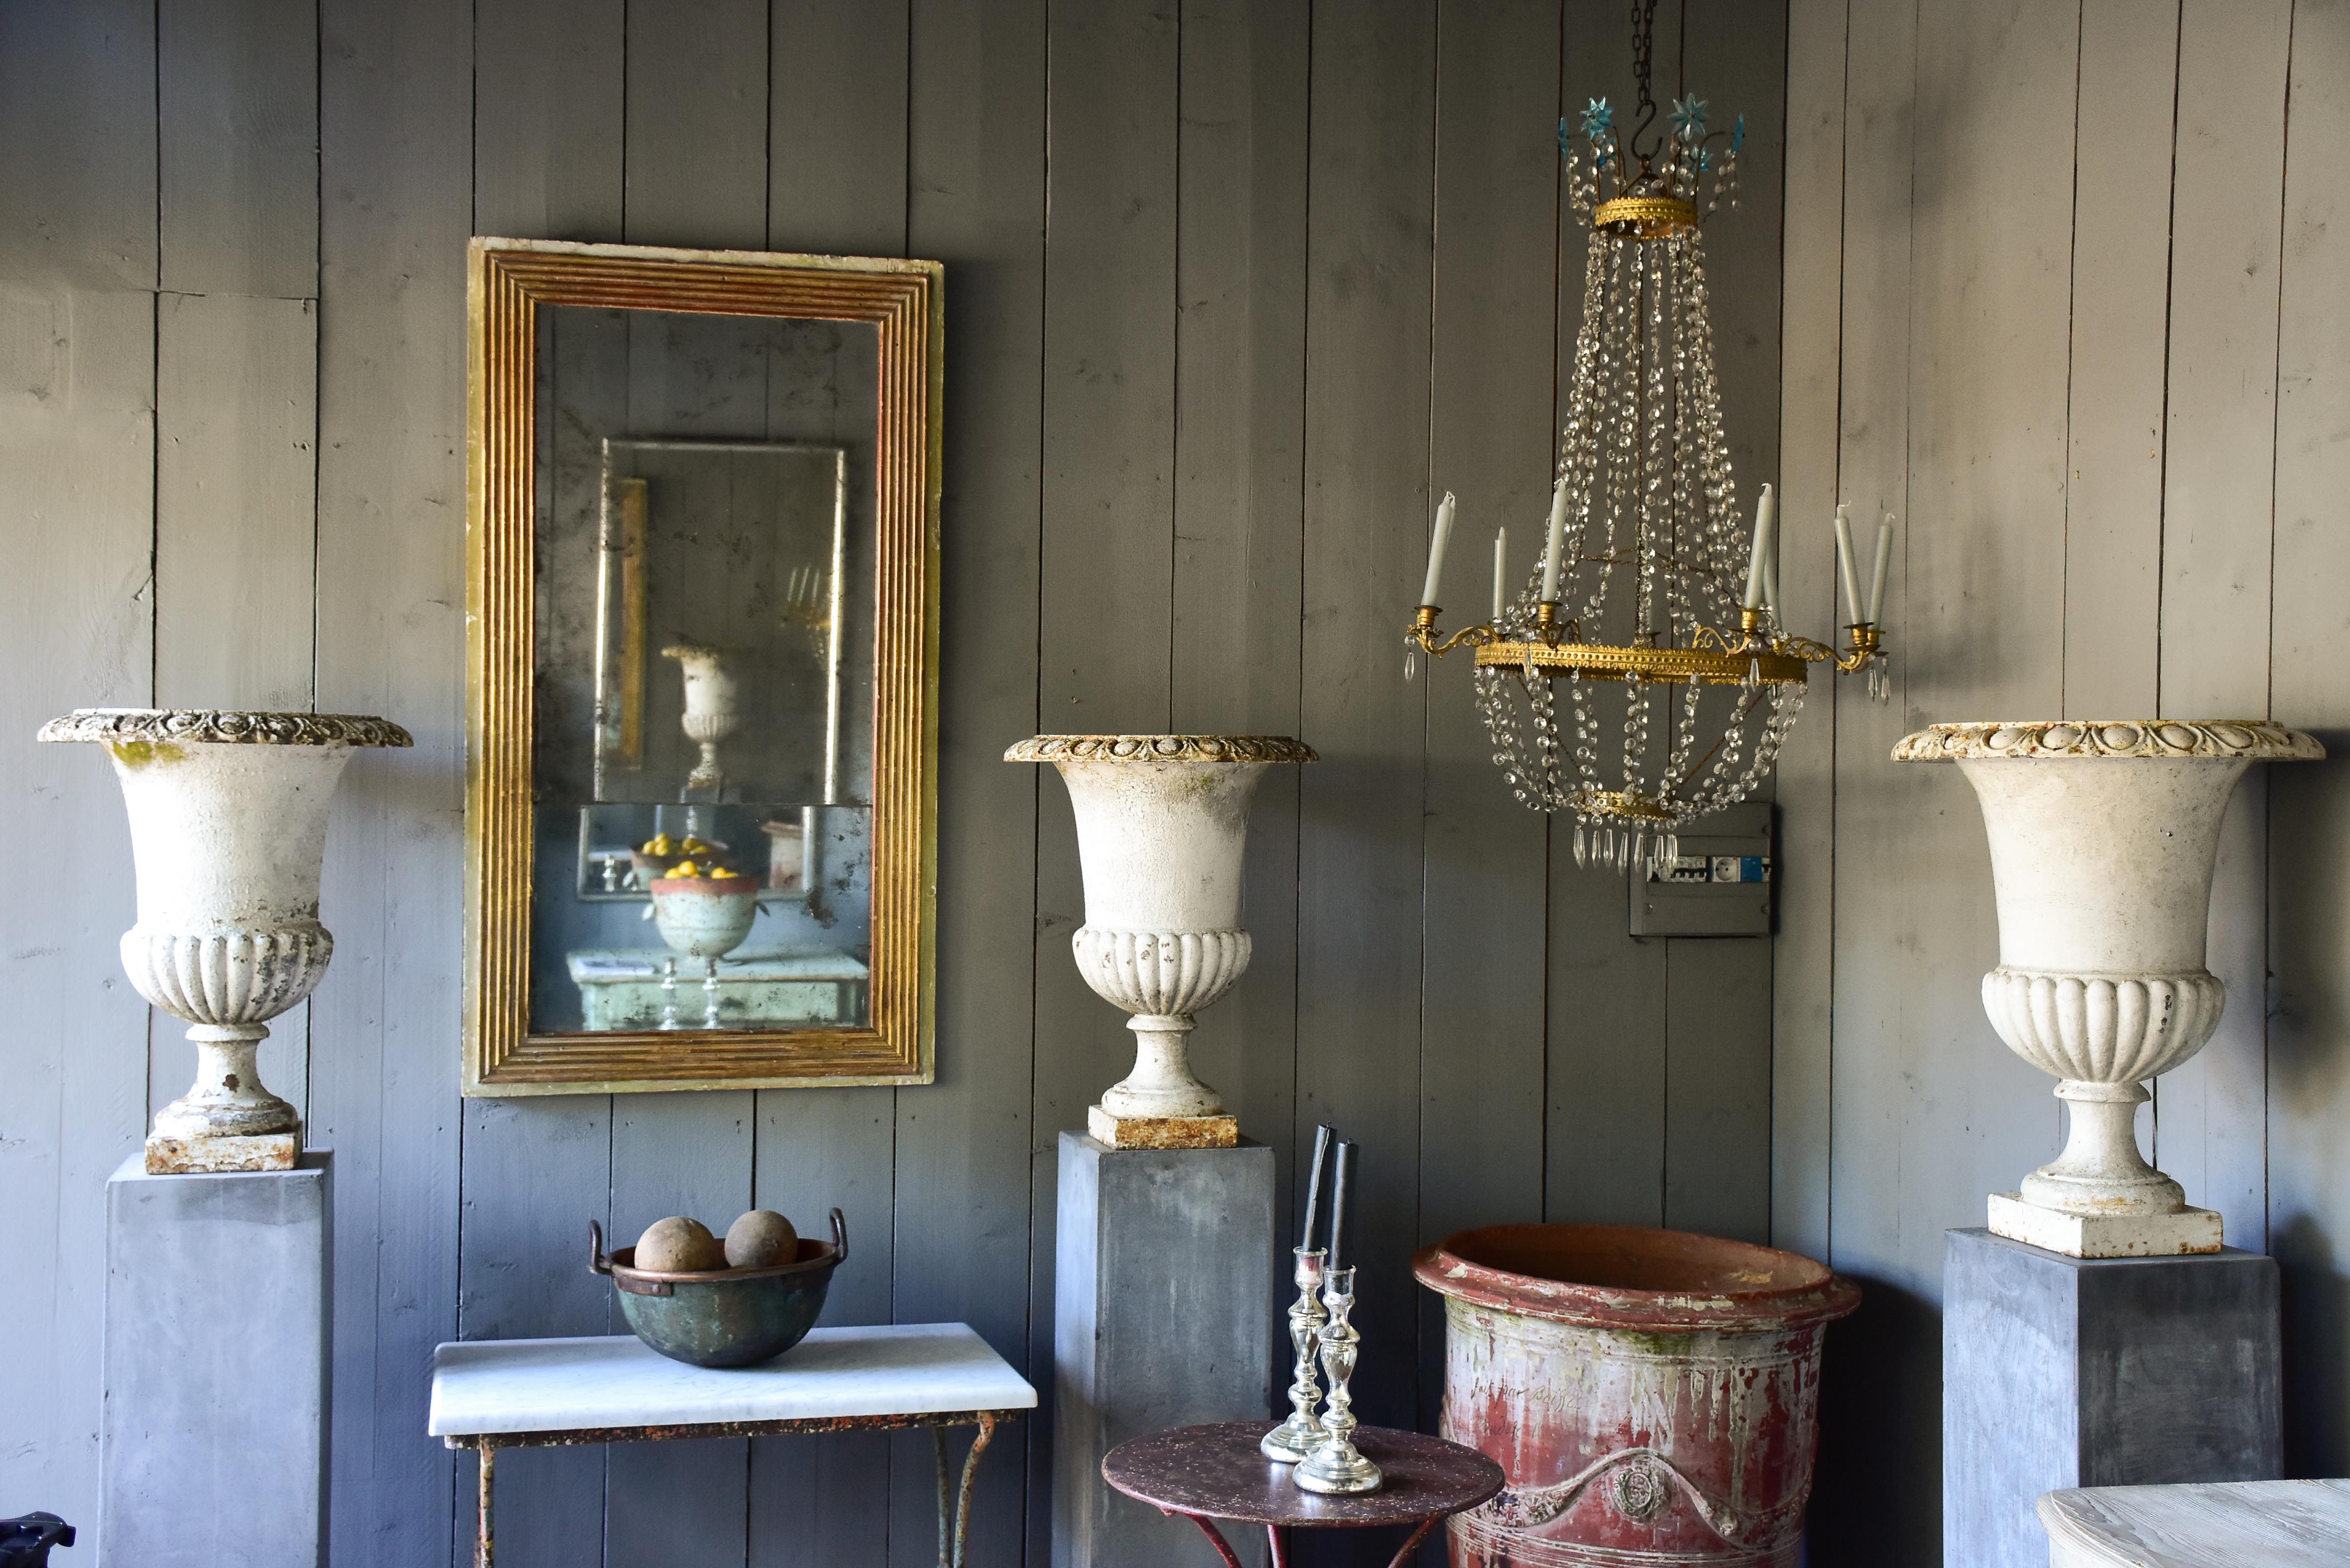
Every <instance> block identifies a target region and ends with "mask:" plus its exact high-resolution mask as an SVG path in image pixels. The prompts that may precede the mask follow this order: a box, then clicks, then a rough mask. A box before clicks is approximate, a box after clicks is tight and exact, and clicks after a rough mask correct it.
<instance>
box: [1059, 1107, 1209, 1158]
mask: <svg viewBox="0 0 2350 1568" xmlns="http://www.w3.org/2000/svg"><path fill="white" fill-rule="evenodd" d="M1086 1130H1087V1132H1089V1133H1091V1134H1093V1136H1094V1141H1095V1142H1097V1143H1100V1144H1105V1145H1107V1146H1108V1147H1111V1148H1232V1147H1236V1146H1237V1145H1238V1144H1239V1143H1240V1141H1241V1124H1240V1118H1238V1117H1237V1116H1119V1115H1118V1114H1117V1113H1116V1112H1113V1111H1106V1110H1104V1109H1102V1108H1101V1106H1087V1107H1086Z"/></svg>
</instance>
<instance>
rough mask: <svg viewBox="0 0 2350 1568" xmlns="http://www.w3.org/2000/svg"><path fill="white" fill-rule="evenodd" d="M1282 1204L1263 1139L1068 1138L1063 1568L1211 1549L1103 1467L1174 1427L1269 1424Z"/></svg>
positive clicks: (1137, 1564)
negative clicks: (1121, 1451) (1150, 1141)
mask: <svg viewBox="0 0 2350 1568" xmlns="http://www.w3.org/2000/svg"><path fill="white" fill-rule="evenodd" d="M1273 1193H1274V1166H1273V1150H1271V1149H1269V1148H1267V1147H1264V1146H1263V1144H1253V1143H1243V1144H1241V1145H1240V1146H1239V1147H1236V1148H1118V1149H1114V1148H1108V1147H1104V1146H1103V1145H1101V1144H1099V1143H1097V1142H1096V1141H1095V1140H1094V1139H1092V1138H1090V1137H1087V1136H1086V1135H1085V1134H1084V1133H1078V1132H1065V1133H1063V1134H1062V1135H1061V1189H1060V1207H1059V1224H1058V1230H1057V1231H1056V1234H1057V1236H1058V1238H1059V1242H1058V1251H1057V1253H1056V1255H1055V1260H1054V1271H1055V1272H1054V1285H1053V1563H1054V1564H1055V1568H1161V1565H1163V1564H1165V1563H1188V1562H1190V1561H1191V1560H1192V1559H1193V1558H1194V1557H1197V1556H1199V1555H1201V1552H1203V1551H1204V1550H1205V1543H1204V1542H1201V1540H1200V1539H1199V1532H1198V1531H1197V1530H1196V1529H1195V1528H1194V1527H1193V1526H1192V1525H1191V1524H1190V1523H1189V1522H1187V1521H1183V1520H1181V1519H1169V1518H1167V1517H1165V1516H1163V1515H1161V1514H1160V1513H1159V1511H1158V1510H1157V1509H1153V1508H1146V1507H1144V1506H1143V1505H1142V1504H1140V1503H1139V1502H1135V1501H1132V1500H1131V1499H1128V1498H1125V1497H1121V1496H1119V1495H1118V1493H1116V1492H1114V1491H1112V1490H1109V1488H1108V1487H1107V1485H1105V1484H1104V1483H1103V1481H1102V1479H1101V1461H1102V1456H1103V1455H1104V1454H1106V1453H1107V1452H1108V1451H1109V1450H1110V1449H1114V1448H1116V1447H1117V1446H1118V1444H1120V1443H1122V1442H1124V1441H1126V1440H1127V1439H1128V1438H1134V1437H1139V1436H1141V1435H1142V1434H1143V1433H1146V1432H1155V1431H1157V1430H1159V1428H1162V1427H1180V1426H1187V1425H1190V1424H1191V1423H1193V1422H1198V1421H1250V1420H1265V1419H1268V1418H1269V1417H1268V1415H1267V1412H1268V1410H1269V1409H1270V1407H1271V1398H1272V1388H1273V1341H1274V1306H1273V1278H1274V1259H1273V1249H1274V1225H1273V1218H1274V1216H1273ZM1283 1343H1284V1345H1286V1343H1287V1340H1286V1329H1285V1328H1284V1340H1283ZM1281 1371H1282V1381H1283V1383H1284V1385H1285V1384H1286V1383H1287V1382H1288V1374H1289V1368H1288V1367H1287V1366H1284V1367H1282V1369H1281Z"/></svg>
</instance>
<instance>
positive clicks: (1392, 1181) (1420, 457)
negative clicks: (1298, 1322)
mask: <svg viewBox="0 0 2350 1568" xmlns="http://www.w3.org/2000/svg"><path fill="white" fill-rule="evenodd" d="M1312 72H1313V74H1312V91H1311V99H1310V103H1311V114H1312V117H1313V119H1312V126H1311V140H1310V141H1309V144H1308V145H1309V151H1310V156H1311V159H1312V163H1311V174H1310V179H1311V181H1312V189H1313V210H1312V213H1311V216H1310V223H1311V227H1310V229H1309V231H1308V236H1307V252H1306V257H1307V260H1306V279H1307V281H1306V291H1307V292H1306V366H1307V374H1306V405H1305V628H1306V630H1305V659H1304V686H1305V696H1304V700H1303V703H1302V711H1301V715H1300V718H1301V724H1302V728H1303V731H1304V732H1305V734H1306V735H1308V736H1310V737H1311V738H1312V740H1313V742H1314V744H1315V748H1316V749H1317V750H1318V751H1319V752H1320V753H1321V754H1322V761H1321V762H1320V763H1318V764H1316V765H1315V766H1312V767H1309V768H1307V769H1305V777H1304V779H1303V781H1302V783H1301V795H1302V799H1303V802H1304V805H1303V813H1304V819H1303V824H1302V827H1301V830H1300V833H1299V846H1298V867H1299V879H1300V886H1299V889H1298V926H1299V940H1298V956H1297V970H1298V1035H1297V1058H1298V1078H1299V1085H1300V1095H1299V1104H1298V1121H1299V1124H1300V1126H1301V1127H1303V1126H1308V1125H1311V1124H1312V1123H1313V1122H1315V1121H1320V1120H1330V1121H1335V1122H1336V1124H1337V1125H1338V1127H1340V1128H1341V1129H1342V1131H1343V1132H1344V1133H1345V1135H1346V1136H1347V1137H1351V1138H1353V1139H1355V1140H1357V1142H1358V1143H1360V1145H1361V1146H1362V1156H1361V1168H1360V1171H1359V1187H1358V1189H1357V1192H1356V1193H1355V1196H1354V1199H1353V1201H1354V1203H1355V1205H1356V1206H1357V1207H1356V1210H1355V1212H1356V1215H1357V1223H1358V1226H1359V1229H1358V1230H1357V1232H1356V1236H1355V1239H1354V1241H1353V1243H1352V1245H1353V1249H1354V1250H1353V1253H1352V1256H1353V1257H1354V1259H1355V1260H1356V1261H1357V1263H1358V1264H1359V1265H1360V1268H1361V1274H1360V1276H1359V1279H1358V1283H1357V1289H1358V1292H1359V1296H1360V1302H1361V1305H1360V1308H1359V1309H1358V1311H1357V1323H1358V1324H1359V1326H1360V1327H1361V1329H1362V1331H1363V1353H1362V1359H1361V1363H1360V1366H1361V1370H1360V1372H1359V1373H1358V1375H1357V1376H1358V1379H1359V1381H1358V1382H1357V1388H1358V1389H1360V1390H1361V1394H1360V1397H1358V1399H1357V1410H1358V1411H1359V1412H1360V1413H1361V1416H1362V1417H1363V1419H1364V1420H1365V1421H1366V1422H1368V1423H1371V1424H1373V1425H1380V1424H1385V1425H1408V1424H1409V1422H1410V1420H1411V1418H1412V1415H1413V1410H1414V1399H1413V1392H1412V1390H1413V1367H1414V1363H1415V1360H1416V1353H1415V1349H1414V1344H1413V1340H1414V1334H1413V1329H1414V1326H1415V1324H1416V1321H1417V1316H1418V1311H1419V1309H1418V1306H1417V1305H1416V1303H1414V1301H1413V1293H1414V1292H1415V1291H1416V1290H1417V1289H1418V1287H1417V1286H1415V1285H1414V1284H1413V1283H1412V1282H1411V1277H1410V1273H1409V1261H1410V1254H1411V1251H1412V1244H1411V1243H1412V1239H1413V1237H1414V1235H1415V1233H1416V1226H1414V1225H1413V1224H1411V1223H1409V1222H1408V1220H1409V1218H1410V1217H1411V1216H1412V1215H1413V1213H1414V1210H1415V1209H1416V1207H1417V1202H1416V1198H1417V1189H1418V1186H1419V1117H1418V1116H1417V1115H1416V1114H1415V1112H1416V1106H1417V1102H1418V1099H1419V1094H1420V1092H1421V1090H1422V1088H1423V1085H1422V1082H1421V1075H1420V1050H1421V1039H1422V1036H1421V1027H1420V1009H1419V1002H1420V998H1419V973H1420V941H1419V919H1418V916H1419V909H1420V908H1421V904H1422V897H1423V880H1422V876H1421V854H1422V834H1421V826H1420V815H1421V810H1422V795H1421V788H1422V785H1421V782H1420V781H1421V772H1420V770H1421V767H1422V765H1423V762H1424V758H1425V755H1426V749H1425V741H1424V725H1425V723H1426V691H1427V688H1426V687H1425V686H1424V685H1419V684H1414V685H1409V686H1408V685H1406V684H1405V683H1404V681H1403V671H1402V670H1401V668H1400V660H1399V651H1400V650H1399V648H1398V646H1397V641H1398V639H1397V628H1398V626H1399V618H1402V617H1406V616H1409V614H1410V609H1411V604H1412V601H1413V600H1414V598H1415V597H1417V588H1418V584H1419V577H1420V573H1421V569H1422V567H1423V566H1425V564H1426V554H1425V550H1426V541H1427V532H1426V530H1427V526H1428V522H1427V519H1428V517H1429V514H1430V508H1429V497H1428V432H1429V414H1430V404H1429V343H1430V325H1431V317H1432V312H1433V298H1432V293H1433V286H1434V279H1433V277H1432V275H1431V254H1430V253H1431V249H1432V239H1433V235H1432V234H1431V232H1430V231H1431V223H1430V207H1431V196H1432V194H1433V192H1432V182H1433V180H1434V177H1435V168H1434V153H1435V118H1436V103H1435V87H1436V15H1435V7H1434V5H1433V4H1432V3H1418V4H1398V5H1389V6H1385V7H1382V8H1381V9H1380V10H1379V11H1378V13H1376V14H1375V15H1370V16H1362V15H1348V16H1341V15H1338V14H1336V13H1334V12H1329V11H1324V12H1321V13H1318V14H1316V15H1315V18H1314V35H1313V66H1312Z"/></svg>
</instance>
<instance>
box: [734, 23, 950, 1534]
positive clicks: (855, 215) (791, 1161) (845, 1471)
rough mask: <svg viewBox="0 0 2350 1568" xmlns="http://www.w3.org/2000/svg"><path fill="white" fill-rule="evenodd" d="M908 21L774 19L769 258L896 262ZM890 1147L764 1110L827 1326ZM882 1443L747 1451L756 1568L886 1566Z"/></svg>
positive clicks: (841, 1439) (889, 1114) (855, 417)
mask: <svg viewBox="0 0 2350 1568" xmlns="http://www.w3.org/2000/svg"><path fill="white" fill-rule="evenodd" d="M908 21H909V16H908V6H907V5H906V4H905V3H904V0H894V3H886V4H881V3H878V4H873V5H858V6H843V5H838V4H837V3H835V0H790V3H787V4H783V5H777V6H776V7H775V10H774V13H773V28H774V36H773V38H772V40H771V48H772V58H773V68H772V70H771V72H770V85H769V93H770V108H769V115H768V138H769V140H768V185H767V192H768V195H767V210H768V226H769V236H768V243H769V245H770V247H771V248H773V249H776V250H788V251H810V252H819V253H821V252H839V253H852V254H853V253H860V252H861V253H866V254H884V255H895V254H899V253H900V252H901V251H902V250H903V249H904V246H905V243H906V201H907V195H906V191H907V174H908V165H907V156H906V124H907V122H906V98H907V93H908V90H909V85H910V84H909V76H908V62H907V55H906V47H907V26H908ZM949 286H950V287H951V286H952V280H950V284H949ZM856 330H863V329H862V328H858V329H856ZM843 409H844V411H843V412H842V413H841V415H840V417H842V418H844V419H847V420H851V421H861V422H863V423H865V424H867V425H869V424H870V421H871V420H872V417H873V415H872V405H871V400H870V399H869V398H866V399H861V400H860V399H858V398H855V397H852V398H849V399H847V400H846V403H845V405H844V406H843ZM946 417H949V418H951V417H952V416H951V414H950V415H948V416H946ZM772 428H774V427H772V426H771V429H772ZM837 433H838V434H839V435H840V436H841V437H842V438H843V439H850V438H852V436H853V433H854V432H851V431H846V430H844V431H839V432H837ZM917 1092H918V1093H920V1092H925V1091H917ZM896 1136H897V1091H895V1090H894V1089H889V1088H861V1089H817V1090H806V1089H770V1090H764V1091H762V1092H761V1093H760V1094H759V1096H758V1106H757V1124H756V1161H755V1163H756V1170H755V1172H754V1188H755V1190H756V1194H757V1199H758V1201H759V1203H760V1204H761V1205H762V1206H763V1207H766V1208H771V1209H776V1210H780V1211H782V1212H783V1213H785V1215H787V1216H789V1217H790V1218H791V1220H793V1222H794V1223H795V1225H796V1226H797V1227H798V1228H799V1230H800V1232H801V1234H803V1235H810V1236H819V1235H823V1234H824V1233H825V1216H826V1211H827V1210H829V1209H832V1208H834V1207H837V1208H839V1209H840V1210H843V1212H844V1213H845V1215H846V1217H847V1222H848V1234H849V1251H850V1256H851V1258H852V1259H853V1260H854V1262H852V1264H851V1265H850V1266H848V1267H847V1268H844V1269H843V1270H842V1271H841V1272H840V1273H839V1275H837V1277H836V1278H835V1280H834V1282H833V1287H832V1290H831V1292H830V1293H829V1294H828V1295H827V1297H826V1299H825V1310H824V1317H823V1322H824V1323H826V1324H874V1323H888V1322H889V1320H890V1309H891V1303H890V1285H891V1277H892V1274H893V1272H894V1270H893V1266H892V1257H893V1249H892V1236H891V1233H890V1232H891V1220H892V1210H893V1203H892V1187H893V1163H894V1160H895V1156H896V1147H895V1145H896ZM889 1445H890V1439H889V1438H888V1437H886V1436H884V1435H881V1434H879V1433H864V1434H855V1435H851V1434H839V1435H836V1436H830V1437H823V1438H761V1439H758V1440H756V1441H754V1442H753V1443H752V1445H751V1521H750V1551H751V1562H752V1563H753V1564H754V1568H785V1565H786V1564H807V1565H808V1568H817V1565H819V1564H826V1563H849V1562H860V1563H879V1562H883V1561H885V1560H886V1558H887V1555H888V1552H889Z"/></svg>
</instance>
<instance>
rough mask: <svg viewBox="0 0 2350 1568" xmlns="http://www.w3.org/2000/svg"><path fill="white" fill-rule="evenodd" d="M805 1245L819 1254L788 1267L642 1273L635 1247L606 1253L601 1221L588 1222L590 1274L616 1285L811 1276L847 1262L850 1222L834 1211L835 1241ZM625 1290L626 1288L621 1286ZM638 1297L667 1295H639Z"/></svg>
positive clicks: (716, 1283) (714, 1282) (781, 1265)
mask: <svg viewBox="0 0 2350 1568" xmlns="http://www.w3.org/2000/svg"><path fill="white" fill-rule="evenodd" d="M800 1240H801V1241H810V1242H814V1243H815V1245H816V1247H817V1249H818V1251H817V1252H816V1256H815V1257H813V1258H797V1259H795V1260H793V1261H792V1262H788V1263H770V1264H768V1265H767V1266H766V1267H765V1268H764V1269H639V1268H638V1267H637V1266H636V1264H635V1263H634V1262H631V1261H630V1260H632V1259H634V1258H635V1257H636V1255H637V1250H636V1248H635V1247H633V1246H629V1247H615V1248H613V1249H612V1250H611V1251H609V1252H606V1251H604V1226H603V1223H602V1221H600V1220H588V1221H587V1272H590V1273H594V1274H605V1275H608V1276H610V1278H611V1279H612V1280H613V1281H614V1282H616V1283H618V1282H623V1281H642V1282H645V1283H647V1284H665V1285H722V1284H730V1283H733V1282H735V1281H737V1280H773V1279H781V1278H782V1277H784V1276H785V1275H786V1274H812V1273H815V1272H818V1271H820V1270H828V1269H835V1268H837V1267H839V1266H840V1265H841V1264H842V1263H845V1262H847V1261H848V1222H847V1220H846V1219H845V1218H844V1217H843V1216H842V1214H841V1212H840V1210H837V1209H836V1210H833V1211H832V1240H831V1241H816V1238H815V1237H813V1236H802V1237H801V1238H800ZM621 1288H622V1289H623V1290H626V1289H627V1288H628V1287H627V1285H626V1284H621ZM635 1294H639V1295H642V1294H648V1293H647V1292H641V1291H640V1292H636V1293H635ZM664 1294H665V1293H664Z"/></svg>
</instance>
